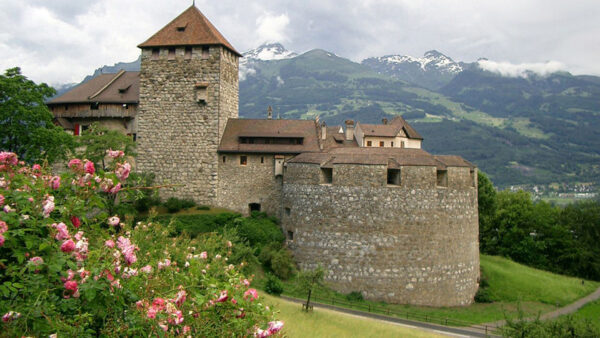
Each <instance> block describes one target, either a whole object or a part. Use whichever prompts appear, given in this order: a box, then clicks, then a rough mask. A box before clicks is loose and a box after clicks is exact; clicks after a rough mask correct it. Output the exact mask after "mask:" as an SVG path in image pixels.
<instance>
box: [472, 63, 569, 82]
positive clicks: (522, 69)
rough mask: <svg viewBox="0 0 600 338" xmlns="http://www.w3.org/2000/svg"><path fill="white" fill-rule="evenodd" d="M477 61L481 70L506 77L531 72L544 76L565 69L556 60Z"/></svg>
mask: <svg viewBox="0 0 600 338" xmlns="http://www.w3.org/2000/svg"><path fill="white" fill-rule="evenodd" d="M477 63H478V65H479V68H481V69H483V70H487V71H489V72H493V73H497V74H500V75H502V76H507V77H524V78H526V77H527V76H528V75H529V74H530V73H532V72H533V73H536V74H538V75H541V76H546V75H549V74H552V73H556V72H558V71H564V70H566V66H565V65H564V64H562V63H560V62H558V61H548V62H538V63H519V64H514V63H510V62H495V61H489V60H479V61H477Z"/></svg>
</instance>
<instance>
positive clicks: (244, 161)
mask: <svg viewBox="0 0 600 338" xmlns="http://www.w3.org/2000/svg"><path fill="white" fill-rule="evenodd" d="M247 164H248V156H240V165H247Z"/></svg>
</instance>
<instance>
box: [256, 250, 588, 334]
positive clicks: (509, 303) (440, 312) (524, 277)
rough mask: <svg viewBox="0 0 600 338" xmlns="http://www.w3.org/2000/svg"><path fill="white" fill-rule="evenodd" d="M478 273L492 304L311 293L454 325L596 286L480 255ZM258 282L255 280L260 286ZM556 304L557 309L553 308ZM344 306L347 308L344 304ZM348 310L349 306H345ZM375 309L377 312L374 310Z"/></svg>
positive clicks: (549, 305) (289, 285)
mask: <svg viewBox="0 0 600 338" xmlns="http://www.w3.org/2000/svg"><path fill="white" fill-rule="evenodd" d="M480 257H481V258H480V259H481V270H482V271H483V273H484V275H485V276H486V277H487V281H488V283H489V292H490V294H491V297H492V299H493V302H492V303H474V304H472V305H470V306H465V307H445V308H444V307H442V308H431V307H425V306H412V305H402V304H385V303H381V302H372V301H366V300H364V301H360V302H354V303H352V302H349V301H348V299H347V297H346V295H344V294H340V293H337V292H334V291H332V290H330V289H327V288H324V289H320V290H317V291H315V292H314V295H316V297H317V300H318V301H321V302H326V303H328V304H331V303H332V302H333V303H335V304H338V305H340V306H344V303H345V304H354V308H357V309H361V310H363V311H364V310H365V309H366V308H367V307H368V306H369V305H370V307H371V309H372V310H373V311H374V312H379V313H384V314H387V313H388V310H389V312H390V313H392V314H393V313H397V314H400V315H402V316H403V317H406V316H407V315H406V313H407V312H408V313H409V315H408V316H409V317H412V318H414V319H417V318H420V319H421V320H423V318H425V316H428V318H435V319H437V320H438V322H440V321H442V320H443V319H445V318H449V319H452V320H455V321H456V322H455V323H454V325H458V324H457V323H459V322H462V323H463V324H462V325H470V324H479V323H489V322H494V321H498V320H502V319H504V318H505V316H509V317H511V318H514V317H517V316H518V310H519V308H521V309H522V310H523V311H524V312H525V313H526V314H527V315H528V316H535V315H537V314H538V313H546V312H550V311H553V310H555V309H556V308H557V307H561V306H564V305H566V304H569V303H572V302H574V301H575V300H577V299H579V298H581V297H583V296H585V295H587V294H589V293H591V292H593V291H594V290H596V288H598V287H600V283H598V282H594V281H585V283H584V284H582V283H581V279H577V278H572V277H567V276H561V275H557V274H553V273H550V272H546V271H542V270H538V269H534V268H530V267H527V266H524V265H521V264H518V263H515V262H513V261H510V260H508V259H506V258H502V257H496V256H487V255H481V256H480ZM260 283H261V281H259V285H260ZM284 284H285V286H284V294H286V295H289V296H292V297H297V298H300V299H304V298H305V297H306V295H305V294H304V292H303V291H302V290H301V289H300V288H299V287H298V285H297V284H296V282H295V281H294V280H289V281H287V282H285V283H284ZM557 305H558V306H557ZM345 306H348V305H345ZM348 307H352V306H348ZM375 309H377V310H375Z"/></svg>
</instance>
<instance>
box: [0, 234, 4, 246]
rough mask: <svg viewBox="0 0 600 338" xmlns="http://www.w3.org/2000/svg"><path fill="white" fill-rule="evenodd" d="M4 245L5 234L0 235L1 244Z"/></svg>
mask: <svg viewBox="0 0 600 338" xmlns="http://www.w3.org/2000/svg"><path fill="white" fill-rule="evenodd" d="M3 245H4V235H0V246H3Z"/></svg>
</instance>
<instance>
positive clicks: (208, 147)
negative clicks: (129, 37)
mask: <svg viewBox="0 0 600 338" xmlns="http://www.w3.org/2000/svg"><path fill="white" fill-rule="evenodd" d="M138 47H139V48H141V50H142V63H141V69H140V101H139V112H138V117H137V119H138V133H137V143H138V146H137V153H138V156H137V160H136V164H137V167H138V170H139V171H142V172H148V173H154V174H155V175H156V183H158V184H174V185H177V187H176V189H175V190H171V189H163V190H162V191H161V197H163V198H168V197H171V196H175V197H178V198H191V199H193V200H194V201H196V202H197V203H201V204H209V205H210V204H214V202H215V199H216V194H217V186H218V170H217V167H218V161H217V159H218V158H217V148H218V146H219V142H220V140H221V136H222V135H223V131H224V129H225V125H226V123H227V120H228V119H229V118H237V117H238V95H239V94H238V91H239V87H238V66H239V64H238V61H239V57H240V56H241V55H240V53H238V52H237V51H236V50H235V49H234V48H233V47H232V46H231V44H230V43H229V42H228V41H227V40H226V39H225V38H224V37H223V36H222V35H221V33H219V31H218V30H217V29H216V28H215V27H214V26H213V25H212V24H211V23H210V22H209V21H208V19H207V18H206V17H205V16H204V15H203V14H202V13H201V12H200V11H199V10H198V9H197V8H196V7H195V6H191V7H190V8H188V9H187V10H185V11H184V12H183V13H181V14H180V15H179V16H178V17H177V18H175V19H174V20H173V21H171V22H170V23H169V24H167V25H166V26H165V27H164V28H162V29H161V30H160V31H158V32H157V33H156V34H154V35H153V36H152V37H150V38H149V39H148V40H147V41H145V42H144V43H142V44H140V45H139V46H138Z"/></svg>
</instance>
